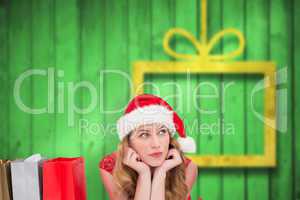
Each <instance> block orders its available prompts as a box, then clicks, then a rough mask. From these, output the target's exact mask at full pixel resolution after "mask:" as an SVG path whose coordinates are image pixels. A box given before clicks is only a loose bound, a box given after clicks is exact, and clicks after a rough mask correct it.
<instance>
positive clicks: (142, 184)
mask: <svg viewBox="0 0 300 200" xmlns="http://www.w3.org/2000/svg"><path fill="white" fill-rule="evenodd" d="M100 175H101V179H102V181H103V184H104V187H105V189H106V191H107V192H108V194H109V198H110V200H127V199H128V197H127V195H126V194H124V193H118V194H116V191H118V188H117V186H116V184H115V182H114V180H113V176H112V175H111V174H110V173H109V172H107V171H105V170H104V169H100ZM150 189H151V174H150V173H144V174H141V175H139V177H138V180H137V186H136V191H135V196H134V199H135V200H147V199H150Z"/></svg>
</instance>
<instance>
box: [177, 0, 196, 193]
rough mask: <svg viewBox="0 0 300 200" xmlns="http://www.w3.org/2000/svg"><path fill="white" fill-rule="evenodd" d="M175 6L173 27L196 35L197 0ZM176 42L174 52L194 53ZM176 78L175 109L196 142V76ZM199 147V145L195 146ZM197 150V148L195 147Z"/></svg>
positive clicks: (180, 2) (181, 39)
mask: <svg viewBox="0 0 300 200" xmlns="http://www.w3.org/2000/svg"><path fill="white" fill-rule="evenodd" d="M175 6H176V8H175V9H176V10H175V13H176V17H175V19H176V21H175V27H178V28H183V29H185V30H187V31H189V32H190V33H191V34H193V35H194V36H195V37H197V18H198V16H197V14H198V13H197V9H198V7H197V1H196V0H192V1H188V2H184V1H180V0H177V1H176V2H175ZM174 40H175V42H176V43H175V44H176V52H180V53H190V54H194V53H195V51H194V49H193V48H194V47H193V46H192V44H191V43H189V42H187V41H186V40H185V39H183V38H180V37H177V38H174ZM175 78H176V86H175V87H176V88H175V92H176V96H177V98H176V111H177V113H178V114H179V116H180V117H181V118H182V119H183V121H184V125H185V131H186V134H187V135H188V136H190V137H193V138H194V139H195V141H196V143H197V138H198V134H200V133H199V129H198V123H199V116H198V111H199V109H198V108H199V105H198V104H197V103H196V95H195V92H196V90H197V83H198V77H197V76H196V75H192V74H190V73H183V74H179V75H176V76H175ZM197 147H198V148H199V146H197ZM197 150H199V149H197ZM199 183H200V182H199V180H198V179H197V181H196V182H195V185H194V187H193V188H192V191H191V197H192V199H198V197H199V189H200V188H199Z"/></svg>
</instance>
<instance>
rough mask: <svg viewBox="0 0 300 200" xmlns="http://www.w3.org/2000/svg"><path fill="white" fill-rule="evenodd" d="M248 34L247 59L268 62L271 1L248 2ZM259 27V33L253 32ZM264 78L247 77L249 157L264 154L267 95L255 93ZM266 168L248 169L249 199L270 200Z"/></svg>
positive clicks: (247, 152)
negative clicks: (264, 117)
mask: <svg viewBox="0 0 300 200" xmlns="http://www.w3.org/2000/svg"><path fill="white" fill-rule="evenodd" d="M245 3H246V7H245V8H246V11H245V12H246V13H245V16H246V31H245V35H246V37H247V43H246V46H247V53H246V59H247V60H252V61H254V60H268V59H269V58H268V45H269V43H268V42H269V40H268V12H267V11H268V6H269V5H268V1H261V0H255V1H246V2H245ZM254 27H256V29H257V30H260V31H253V28H254ZM261 78H262V77H261V76H258V75H250V76H246V90H245V94H246V98H245V106H246V116H245V117H246V127H245V130H246V140H247V141H246V154H258V155H262V154H263V153H264V151H263V146H264V137H263V136H264V135H263V134H264V122H262V121H261V120H260V119H259V117H258V116H257V114H256V113H259V114H260V115H263V114H264V113H263V111H264V92H263V91H258V92H257V91H255V87H256V86H257V85H258V84H259V81H261ZM268 177H269V175H268V170H267V169H247V170H246V191H245V192H246V194H245V198H246V199H249V200H251V199H253V200H255V199H262V200H263V199H265V200H267V199H268V198H269V190H268V188H269V182H268Z"/></svg>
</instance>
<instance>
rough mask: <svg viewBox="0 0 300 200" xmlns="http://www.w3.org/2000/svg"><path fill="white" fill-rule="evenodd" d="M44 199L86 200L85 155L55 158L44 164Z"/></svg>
mask: <svg viewBox="0 0 300 200" xmlns="http://www.w3.org/2000/svg"><path fill="white" fill-rule="evenodd" d="M43 199H44V200H86V177H85V167H84V159H83V157H77V158H55V159H51V160H47V161H45V162H44V164H43Z"/></svg>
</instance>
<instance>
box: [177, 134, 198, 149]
mask: <svg viewBox="0 0 300 200" xmlns="http://www.w3.org/2000/svg"><path fill="white" fill-rule="evenodd" d="M177 141H178V143H179V144H180V147H181V150H182V151H183V152H185V153H195V152H196V143H195V140H194V139H193V138H192V137H185V138H183V137H179V138H178V139H177Z"/></svg>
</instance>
